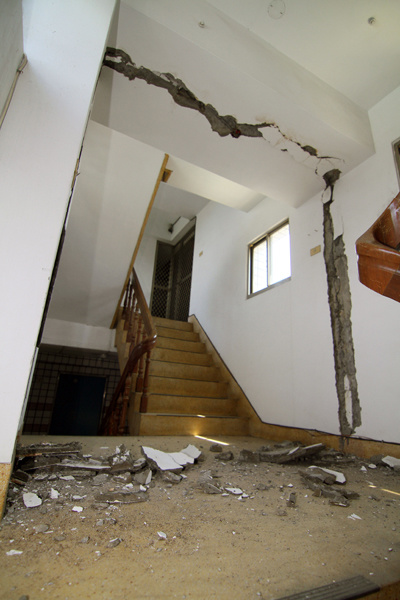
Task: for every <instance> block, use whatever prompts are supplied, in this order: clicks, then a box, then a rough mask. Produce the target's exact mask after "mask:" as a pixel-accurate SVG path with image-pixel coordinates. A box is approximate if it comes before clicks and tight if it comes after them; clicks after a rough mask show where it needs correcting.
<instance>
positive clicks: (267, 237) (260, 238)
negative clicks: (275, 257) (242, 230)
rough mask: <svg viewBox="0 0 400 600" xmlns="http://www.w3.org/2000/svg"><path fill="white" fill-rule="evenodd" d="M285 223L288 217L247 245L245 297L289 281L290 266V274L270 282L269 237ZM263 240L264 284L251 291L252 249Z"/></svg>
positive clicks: (287, 222)
mask: <svg viewBox="0 0 400 600" xmlns="http://www.w3.org/2000/svg"><path fill="white" fill-rule="evenodd" d="M286 225H288V226H289V219H285V221H282V222H280V223H279V224H278V225H276V226H275V227H273V228H272V229H269V230H268V231H267V232H266V233H264V234H263V235H260V236H259V237H258V238H256V239H255V240H253V241H252V242H251V243H250V244H249V245H248V277H247V298H253V297H254V296H257V295H258V294H262V293H263V292H266V291H267V290H270V289H272V288H274V287H276V286H278V285H281V284H282V283H285V282H286V281H290V279H291V268H290V275H289V276H288V277H285V278H284V279H280V280H279V281H276V282H275V283H270V271H271V254H272V252H271V237H272V236H273V234H274V233H276V232H277V231H279V229H282V228H283V227H285V226H286ZM289 240H290V226H289ZM264 241H266V242H267V277H266V286H265V287H263V288H261V289H259V290H257V291H255V292H253V251H254V248H255V247H256V246H258V245H259V244H261V243H262V242H264ZM289 243H290V242H289ZM290 267H291V265H290Z"/></svg>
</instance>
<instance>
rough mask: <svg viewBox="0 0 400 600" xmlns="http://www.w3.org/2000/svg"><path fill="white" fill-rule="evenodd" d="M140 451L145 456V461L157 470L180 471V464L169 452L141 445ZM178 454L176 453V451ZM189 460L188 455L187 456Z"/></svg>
mask: <svg viewBox="0 0 400 600" xmlns="http://www.w3.org/2000/svg"><path fill="white" fill-rule="evenodd" d="M142 452H143V454H144V456H145V457H146V459H147V461H148V462H149V463H150V464H152V465H154V467H155V468H156V469H157V470H159V471H173V472H176V471H181V470H182V465H181V464H179V463H178V462H177V461H176V460H175V459H174V458H173V457H172V456H171V455H170V454H167V452H163V451H162V450H156V449H155V448H150V447H149V446H142ZM176 454H178V453H176ZM187 459H188V460H189V457H187Z"/></svg>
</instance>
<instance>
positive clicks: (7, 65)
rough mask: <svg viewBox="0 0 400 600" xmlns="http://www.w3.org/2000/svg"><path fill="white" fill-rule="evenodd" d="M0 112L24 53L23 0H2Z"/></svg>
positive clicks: (0, 7) (0, 13)
mask: <svg viewBox="0 0 400 600" xmlns="http://www.w3.org/2000/svg"><path fill="white" fill-rule="evenodd" d="M0 15H1V18H0V113H1V111H2V109H3V106H4V105H5V102H6V99H7V96H8V94H9V91H10V89H11V86H12V84H13V81H14V77H15V73H16V70H17V68H18V66H19V63H20V61H21V58H22V55H23V52H24V50H23V39H22V0H13V1H12V2H10V0H0Z"/></svg>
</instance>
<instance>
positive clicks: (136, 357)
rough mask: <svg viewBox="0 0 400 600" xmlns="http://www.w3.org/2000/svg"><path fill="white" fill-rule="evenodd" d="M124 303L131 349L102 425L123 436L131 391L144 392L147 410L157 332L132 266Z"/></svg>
mask: <svg viewBox="0 0 400 600" xmlns="http://www.w3.org/2000/svg"><path fill="white" fill-rule="evenodd" d="M124 296H125V297H124V304H123V307H122V308H121V309H120V314H121V318H122V319H124V327H125V329H126V330H127V341H128V342H130V352H129V358H128V360H127V363H126V365H125V367H124V370H123V372H122V375H121V379H120V380H119V382H118V385H117V387H116V389H115V392H114V394H113V397H112V400H111V402H110V405H109V407H108V409H107V411H106V414H105V417H104V419H103V422H102V424H101V427H100V433H101V434H102V435H123V434H124V433H125V428H126V419H127V414H128V405H129V397H130V394H131V392H137V393H139V394H141V401H140V412H146V411H147V399H148V395H147V394H148V382H149V369H150V354H151V350H152V349H153V348H154V346H155V344H156V341H157V333H156V329H155V326H154V323H153V320H152V318H151V314H150V310H149V307H148V305H147V302H146V299H145V297H144V294H143V291H142V288H141V285H140V283H139V280H138V277H137V275H136V272H135V269H133V268H132V272H131V276H130V278H129V280H128V282H127V284H126V287H125V294H124Z"/></svg>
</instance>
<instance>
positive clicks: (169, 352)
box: [117, 317, 249, 436]
mask: <svg viewBox="0 0 400 600" xmlns="http://www.w3.org/2000/svg"><path fill="white" fill-rule="evenodd" d="M153 320H154V322H155V325H156V329H157V345H156V348H155V349H154V350H153V352H152V356H151V366H150V377H149V389H148V403H147V412H145V413H143V412H139V407H140V397H138V396H139V395H138V394H132V396H131V398H130V406H129V418H128V422H129V433H130V434H133V435H202V436H217V435H247V434H248V431H249V425H248V419H247V418H245V417H240V416H239V415H238V414H237V404H238V402H237V399H236V398H233V397H230V394H229V387H228V384H227V382H226V381H223V379H222V375H221V373H220V370H219V368H218V367H216V366H215V365H214V364H213V360H212V357H211V356H210V355H209V354H208V353H207V351H206V349H205V345H204V344H203V343H202V342H201V341H200V339H199V335H198V334H197V333H196V332H195V331H194V330H193V325H192V324H191V323H187V322H182V321H171V320H169V319H161V318H156V317H154V318H153ZM124 342H125V340H124V339H123V329H122V328H120V331H119V332H118V331H117V346H118V353H119V358H120V366H121V368H123V367H124V364H125V362H126V359H127V357H128V353H129V345H128V344H125V343H124Z"/></svg>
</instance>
